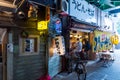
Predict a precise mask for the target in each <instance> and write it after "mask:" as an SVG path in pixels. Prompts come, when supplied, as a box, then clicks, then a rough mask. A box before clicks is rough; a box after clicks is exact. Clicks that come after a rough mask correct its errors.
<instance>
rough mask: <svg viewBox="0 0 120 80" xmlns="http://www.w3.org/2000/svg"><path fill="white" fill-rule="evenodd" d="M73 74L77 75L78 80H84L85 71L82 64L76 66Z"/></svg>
mask: <svg viewBox="0 0 120 80" xmlns="http://www.w3.org/2000/svg"><path fill="white" fill-rule="evenodd" d="M75 72H76V73H77V76H78V80H86V75H87V71H86V67H85V65H84V64H83V63H80V64H77V65H76V67H75Z"/></svg>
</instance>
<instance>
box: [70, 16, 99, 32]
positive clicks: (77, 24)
mask: <svg viewBox="0 0 120 80" xmlns="http://www.w3.org/2000/svg"><path fill="white" fill-rule="evenodd" d="M71 18H72V28H77V29H82V30H90V31H93V30H95V29H96V28H98V25H96V24H95V23H88V22H85V21H81V20H78V19H76V18H74V17H71Z"/></svg>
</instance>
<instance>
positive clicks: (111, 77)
mask: <svg viewBox="0 0 120 80" xmlns="http://www.w3.org/2000/svg"><path fill="white" fill-rule="evenodd" d="M114 54H115V61H113V63H112V64H111V65H110V66H108V67H106V66H103V62H96V61H91V62H89V65H88V66H87V71H88V72H87V79H86V80H120V50H115V52H114ZM52 80H78V79H77V75H76V74H75V73H74V72H73V73H70V74H67V73H66V72H64V73H61V74H59V75H57V76H55V77H54V78H53V79H52Z"/></svg>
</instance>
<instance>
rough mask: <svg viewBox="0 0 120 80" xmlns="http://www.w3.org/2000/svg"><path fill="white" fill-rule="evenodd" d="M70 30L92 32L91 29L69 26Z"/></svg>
mask: <svg viewBox="0 0 120 80" xmlns="http://www.w3.org/2000/svg"><path fill="white" fill-rule="evenodd" d="M70 29H71V30H75V31H80V32H87V33H89V32H92V31H91V30H86V29H78V28H70Z"/></svg>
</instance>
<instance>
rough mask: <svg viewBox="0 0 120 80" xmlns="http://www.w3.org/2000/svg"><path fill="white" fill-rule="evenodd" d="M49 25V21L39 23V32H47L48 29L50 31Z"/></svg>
mask: <svg viewBox="0 0 120 80" xmlns="http://www.w3.org/2000/svg"><path fill="white" fill-rule="evenodd" d="M47 23H48V22H47V21H40V22H38V25H37V29H38V30H46V29H48V27H47Z"/></svg>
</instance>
